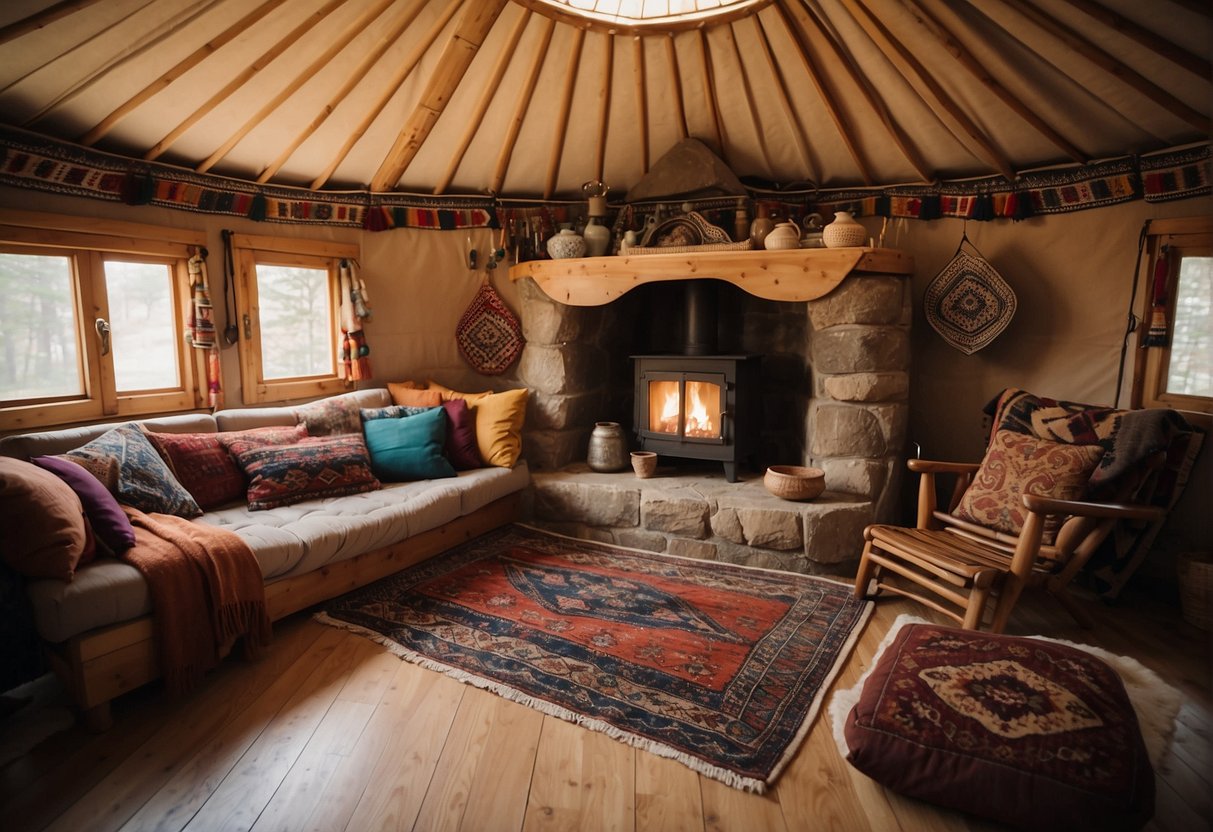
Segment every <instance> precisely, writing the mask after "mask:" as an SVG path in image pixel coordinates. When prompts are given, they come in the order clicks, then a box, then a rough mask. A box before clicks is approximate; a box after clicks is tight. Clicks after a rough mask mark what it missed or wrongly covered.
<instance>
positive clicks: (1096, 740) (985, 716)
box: [844, 624, 1154, 830]
mask: <svg viewBox="0 0 1213 832" xmlns="http://www.w3.org/2000/svg"><path fill="white" fill-rule="evenodd" d="M844 733H845V736H846V742H847V746H848V748H849V750H850V752H849V754H848V755H847V759H848V760H850V762H851V763H852V764H853V765H854V766H855V767H856V768H858V769H859V770H860V771H862V772H864V773H865V774H867V775H868V776H869V777H871V778H873V779H874V780H876V781H877V782H879V783H882V784H884V785H885V786H887V787H889V788H890V789H893V790H894V791H898V792H901V793H903V794H908V795H911V796H913V797H917V798H920V799H922V800H928V801H931V802H932V803H938V804H942V805H944V806H948V807H951V808H954V809H959V810H960V811H963V812H970V813H972V814H975V815H980V816H983V817H987V818H993V819H995V820H997V821H999V822H1000V823H1006V824H1009V825H1011V826H1014V827H1018V828H1021V829H1032V830H1045V829H1056V830H1074V829H1100V830H1122V829H1139V828H1140V827H1141V826H1142V825H1143V824H1145V822H1146V821H1147V820H1149V818H1150V817H1151V816H1152V815H1153V812H1154V771H1153V769H1152V768H1151V767H1150V762H1149V758H1148V757H1147V754H1146V748H1145V744H1144V742H1143V741H1142V737H1141V731H1140V729H1139V727H1138V724H1137V715H1136V713H1135V712H1134V710H1133V705H1132V703H1131V702H1130V701H1129V697H1128V695H1127V694H1126V693H1125V688H1124V685H1123V684H1122V683H1121V680H1120V677H1119V676H1118V675H1117V674H1116V671H1114V670H1113V669H1112V668H1111V667H1109V666H1108V665H1107V664H1105V663H1104V662H1103V661H1101V660H1100V659H1097V658H1096V657H1094V656H1092V655H1091V654H1090V653H1087V652H1084V651H1082V650H1077V649H1075V648H1073V647H1069V646H1067V645H1064V644H1057V643H1054V642H1048V641H1041V640H1038V639H1029V638H1018V637H1015V636H998V635H991V634H989V633H982V632H974V631H972V630H960V629H956V628H952V627H939V626H935V625H928V624H908V625H906V626H904V627H902V628H901V630H899V631H898V632H897V634H896V636H894V638H893V640H892V642H891V643H890V644H889V646H888V647H887V648H886V649H885V650H884V651H883V652H882V653H881V655H880V656H879V658H878V659H877V661H876V663H875V665H874V667H873V669H872V672H871V675H870V676H869V677H868V679H867V681H866V682H865V683H864V686H863V692H862V694H861V696H860V699H859V702H858V703H857V704H856V705H855V707H854V708H852V709H851V712H850V713H849V714H848V715H847V718H846V724H845V728H844Z"/></svg>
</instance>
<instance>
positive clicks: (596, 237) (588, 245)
mask: <svg viewBox="0 0 1213 832" xmlns="http://www.w3.org/2000/svg"><path fill="white" fill-rule="evenodd" d="M581 235H582V236H583V237H585V254H586V256H587V257H601V256H603V255H604V254H606V253H607V248H608V247H609V246H610V245H611V229H609V228H607V227H606V226H605V225H603V224H602V222H601V220H599V219H598V217H590V221H589V222H588V223H587V224H586V227H585V231H583V232H581Z"/></svg>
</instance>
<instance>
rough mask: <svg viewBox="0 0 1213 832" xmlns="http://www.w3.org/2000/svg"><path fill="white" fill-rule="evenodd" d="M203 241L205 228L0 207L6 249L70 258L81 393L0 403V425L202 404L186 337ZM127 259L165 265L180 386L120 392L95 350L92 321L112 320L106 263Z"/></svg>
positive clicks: (200, 363) (197, 363)
mask: <svg viewBox="0 0 1213 832" xmlns="http://www.w3.org/2000/svg"><path fill="white" fill-rule="evenodd" d="M205 244H206V234H205V233H203V232H201V231H189V230H183V229H176V228H163V227H160V226H153V225H143V224H141V223H131V222H123V221H118V220H101V219H96V218H91V217H72V216H65V215H58V214H45V213H39V212H34V211H18V210H12V209H0V246H2V247H3V250H4V251H6V252H19V253H25V254H43V255H55V254H58V255H66V256H68V257H70V258H71V263H72V286H73V292H74V293H75V296H74V298H73V300H74V303H75V307H76V313H77V316H76V317H77V321H76V336H77V339H78V340H77V343H78V345H79V348H80V352H79V361H80V364H81V367H80V372H81V378H82V379H83V382H84V392H83V394H82V395H80V396H65V397H54V398H40V399H31V400H29V401H27V402H21V403H18V404H14V405H11V406H0V430H4V431H17V430H31V429H33V428H38V427H50V426H58V425H65V424H73V423H82V422H90V421H98V420H104V419H121V418H127V417H136V416H148V415H153V414H161V413H179V412H183V411H190V410H198V409H200V408H202V407H203V396H202V387H201V385H200V383H199V380H200V379H202V378H205V367H204V362H205V360H206V358H205V356H204V355H201V354H200V353H201V352H202V351H201V350H195V349H192V348H191V347H190V346H189V344H188V343H187V341H186V339H185V332H184V329H185V324H184V322H185V320H186V318H187V316H188V314H189V308H190V307H189V305H190V302H191V291H190V282H189V270H188V268H187V262H188V260H189V258H190V257H191V256H192V255H193V253H194V252H195V251H196V250H198V249H200V248H203V247H204V246H205ZM107 259H129V260H132V261H136V262H150V263H157V264H164V265H166V266H168V268H169V269H170V272H171V275H172V284H171V287H172V293H173V297H172V304H173V308H174V309H175V310H176V311H177V314H176V315H174V319H175V320H174V321H173V326H174V328H175V334H176V343H177V344H178V348H177V350H178V351H177V365H178V366H177V371H178V379H179V382H180V383H179V385H178V386H177V387H174V388H170V389H161V390H146V391H136V392H132V393H119V391H118V390H117V389H116V386H115V375H114V366H113V354H112V353H110V354H109V355H107V356H103V355H102V354H101V349H100V345H99V343H98V337H97V336H96V334H95V332H94V330H93V327H92V326H91V322H92V321H95V320H96V319H97V318H104V319H105V320H107V321H108V320H109V319H110V314H109V304H108V299H107V297H106V293H105V291H104V285H105V261H106V260H107Z"/></svg>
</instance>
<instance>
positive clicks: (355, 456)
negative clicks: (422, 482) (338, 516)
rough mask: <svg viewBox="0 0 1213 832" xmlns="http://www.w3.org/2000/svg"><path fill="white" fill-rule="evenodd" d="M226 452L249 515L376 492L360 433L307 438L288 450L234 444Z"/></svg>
mask: <svg viewBox="0 0 1213 832" xmlns="http://www.w3.org/2000/svg"><path fill="white" fill-rule="evenodd" d="M237 448H240V450H237ZM232 450H233V453H235V456H236V462H237V464H239V465H240V467H241V469H242V470H243V471H244V473H245V475H246V476H247V477H248V480H249V487H248V503H249V510H250V511H260V510H262V509H267V508H277V507H278V506H289V505H292V504H294V503H299V502H303V501H304V500H312V499H318V498H320V497H340V496H343V495H345V494H360V493H362V492H364V491H374V490H376V489H378V488H379V487H380V486H379V480H378V479H376V478H375V475H374V474H373V473H371V459H370V455H369V454H368V453H367V450H366V442H365V441H363V438H362V434H360V433H359V434H347V435H344V436H312V437H308V438H307V439H304V440H301V441H300V442H297V443H296V444H294V445H259V446H258V445H249V444H247V443H243V444H241V443H237V444H236V445H233V446H232Z"/></svg>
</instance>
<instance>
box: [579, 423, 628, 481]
mask: <svg viewBox="0 0 1213 832" xmlns="http://www.w3.org/2000/svg"><path fill="white" fill-rule="evenodd" d="M586 462H588V463H589V464H590V468H592V469H594V470H595V471H622V470H624V469H625V468H627V467H628V440H627V437H625V436H624V435H623V428H622V427H620V425H619V423H618V422H595V423H594V430H593V431H592V432H591V433H590V448H589V453H588V454H587V455H586Z"/></svg>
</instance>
